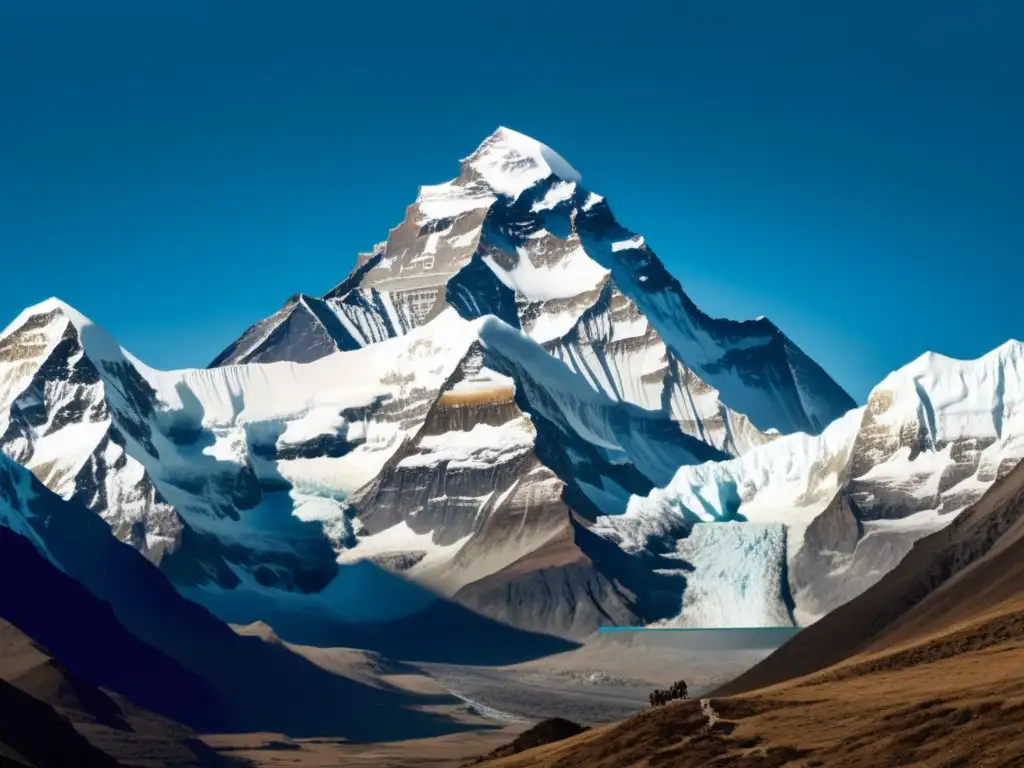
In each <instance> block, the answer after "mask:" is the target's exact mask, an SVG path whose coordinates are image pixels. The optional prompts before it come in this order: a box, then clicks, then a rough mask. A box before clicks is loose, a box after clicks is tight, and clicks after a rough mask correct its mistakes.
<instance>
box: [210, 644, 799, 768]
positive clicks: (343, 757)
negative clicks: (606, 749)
mask: <svg viewBox="0 0 1024 768" xmlns="http://www.w3.org/2000/svg"><path fill="white" fill-rule="evenodd" d="M249 631H250V632H252V631H254V630H251V629H250V630H249ZM755 634H756V637H753V638H751V637H748V638H745V642H741V643H739V645H738V646H737V647H734V648H732V649H729V650H721V647H722V645H723V644H726V645H727V644H728V643H724V642H723V635H722V634H721V633H720V632H713V631H712V632H705V633H699V636H698V634H694V633H679V632H665V633H651V632H646V633H632V632H621V633H612V634H609V635H599V636H596V637H595V638H593V639H592V640H591V641H590V642H588V643H587V644H585V645H584V646H583V647H581V648H579V649H577V650H574V651H570V652H567V653H562V654H557V655H553V656H548V657H544V658H541V659H537V660H535V661H531V662H527V663H524V664H517V665H514V666H507V667H478V666H465V665H454V664H417V665H406V664H402V665H390V666H388V665H386V666H384V667H380V666H378V667H377V668H376V669H371V668H370V667H369V666H368V665H367V663H366V660H365V658H363V657H362V655H361V653H362V652H359V651H347V650H342V649H328V650H324V649H312V648H302V647H299V646H293V648H295V649H296V650H298V651H300V652H301V653H303V655H305V656H307V658H310V659H311V660H316V661H317V662H318V663H321V664H325V665H328V666H330V667H331V668H333V669H336V670H337V671H344V673H345V674H347V675H350V676H363V677H364V679H365V680H367V681H370V679H371V678H374V677H375V678H376V679H377V680H378V681H379V682H382V683H386V684H388V685H391V686H397V687H401V688H405V689H407V690H416V691H421V692H436V691H441V690H444V691H447V692H449V693H451V694H453V695H454V696H455V697H456V699H457V700H458V703H457V704H455V705H445V707H444V709H445V711H446V712H447V713H448V714H449V715H450V716H452V717H455V718H458V719H459V720H461V721H462V722H465V723H466V724H467V725H469V726H472V727H475V730H467V731H465V732H462V733H458V734H452V735H446V736H439V737H435V738H429V739H415V740H407V741H398V742H389V743H381V744H354V743H346V742H345V741H343V740H338V739H294V740H293V739H289V738H287V737H286V736H283V735H280V734H242V735H237V734H233V735H215V736H205V737H204V739H203V740H204V742H205V744H206V745H208V746H209V747H211V748H212V749H215V750H216V751H217V752H218V753H219V754H220V755H221V756H223V757H224V758H229V759H231V758H233V759H235V760H238V761H240V762H241V763H242V764H248V765H255V766H265V767H266V768H277V767H279V766H286V765H287V766H303V767H305V766H310V767H311V768H319V767H320V766H337V765H345V766H352V767H353V768H360V766H385V767H389V768H406V766H410V767H411V766H433V767H434V768H455V767H456V766H462V765H465V764H466V763H467V762H468V761H471V760H473V759H474V758H476V757H478V756H480V755H484V754H487V753H489V752H491V751H492V750H494V749H495V748H497V747H500V746H503V745H504V744H507V743H509V742H510V741H512V740H513V739H514V738H515V737H516V736H517V735H518V734H519V733H521V732H522V731H524V730H525V729H527V728H528V727H529V726H530V725H531V724H532V723H535V722H537V721H540V720H544V719H547V718H551V717H562V718H565V719H567V720H573V721H575V722H579V723H582V724H584V725H588V726H595V725H601V724H605V723H610V722H613V721H616V720H621V719H622V718H626V717H629V716H632V715H634V714H636V713H637V712H638V711H641V710H644V709H646V708H647V707H648V706H649V704H648V698H647V697H648V694H649V693H650V691H651V690H652V689H654V688H655V687H659V686H665V685H668V684H669V683H671V682H672V681H674V680H676V679H680V678H685V679H687V680H688V681H690V684H691V688H692V689H693V690H695V691H698V692H699V691H702V690H709V689H710V688H712V687H714V686H715V685H717V684H720V683H722V682H724V681H725V680H727V679H730V678H732V677H734V676H735V675H736V674H738V673H739V672H741V671H743V670H745V669H747V668H748V667H750V666H751V665H753V664H754V663H756V662H757V661H759V660H760V659H761V658H763V657H764V656H766V655H767V654H768V653H769V652H770V650H771V649H772V648H773V647H774V646H775V645H777V644H778V643H780V642H781V641H782V640H783V639H785V638H782V637H773V636H772V633H770V632H769V633H760V634H757V633H755ZM729 635H730V636H731V637H733V638H735V637H736V635H735V633H729ZM733 644H734V645H736V643H735V641H733ZM750 645H753V646H755V647H748V646H750ZM715 648H717V649H718V650H714V649H715ZM394 667H397V668H398V669H397V672H398V673H397V674H396V670H395V669H394ZM381 672H383V674H381Z"/></svg>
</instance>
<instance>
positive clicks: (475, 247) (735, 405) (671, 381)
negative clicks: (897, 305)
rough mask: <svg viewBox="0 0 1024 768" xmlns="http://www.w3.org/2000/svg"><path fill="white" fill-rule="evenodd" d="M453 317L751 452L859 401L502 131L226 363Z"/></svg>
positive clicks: (323, 349)
mask: <svg viewBox="0 0 1024 768" xmlns="http://www.w3.org/2000/svg"><path fill="white" fill-rule="evenodd" d="M447 307H453V308H455V309H456V310H457V311H458V312H459V313H460V314H461V315H462V316H464V317H466V318H470V319H472V318H476V317H480V316H483V315H488V314H491V315H495V316H496V317H499V318H501V319H502V320H504V321H505V322H507V323H509V324H510V325H511V326H513V327H516V328H521V329H522V330H523V331H524V332H525V333H526V334H527V335H529V336H530V338H532V339H534V340H535V341H537V342H538V343H541V344H543V345H544V346H545V348H546V349H547V350H548V352H549V353H550V354H551V355H553V356H555V357H557V358H559V359H561V360H563V361H564V362H566V364H568V365H570V366H571V367H573V368H574V369H575V370H577V371H578V372H579V373H580V374H581V375H583V376H584V377H585V378H586V379H587V381H588V382H589V385H590V386H592V387H594V388H596V389H599V390H600V391H603V392H605V393H606V394H608V395H609V396H611V397H613V398H615V399H617V400H622V401H625V402H630V403H633V404H635V405H640V406H642V407H644V408H648V409H657V410H661V411H663V412H664V413H665V414H667V415H671V416H672V418H673V419H674V420H675V421H676V423H677V424H678V425H679V427H680V428H681V429H682V430H683V431H684V432H686V433H687V434H690V435H692V436H694V437H697V438H699V439H701V440H703V441H705V442H707V443H708V444H709V445H712V446H714V447H715V448H718V449H720V450H723V451H726V452H727V453H730V454H733V455H735V454H738V453H742V452H744V451H746V450H747V449H749V448H750V447H753V446H755V445H758V444H761V443H763V442H764V441H765V440H766V439H768V438H767V436H766V435H765V434H764V433H766V432H768V431H769V430H774V431H777V432H782V433H790V432H795V431H801V432H815V433H816V432H819V431H820V430H821V429H823V428H824V427H825V425H827V424H828V423H830V422H831V421H832V420H833V419H835V418H836V417H838V416H840V415H841V414H842V413H843V412H845V411H846V410H848V409H850V408H852V407H853V406H854V402H853V401H852V400H851V399H850V397H849V395H847V394H846V393H845V392H844V391H843V390H842V389H841V388H840V387H839V386H838V385H837V384H836V383H835V382H834V381H833V380H832V379H831V378H829V377H828V375H827V374H826V373H825V372H824V371H823V370H822V369H821V368H820V367H819V366H817V365H816V364H815V363H814V362H813V361H812V360H811V359H810V358H808V357H807V356H806V355H805V354H804V353H803V352H802V351H801V350H800V349H799V348H798V347H797V346H796V345H795V344H793V342H792V341H791V340H789V339H788V338H787V337H786V336H785V335H784V334H783V333H782V332H781V331H780V330H779V329H778V328H776V327H775V326H774V325H773V324H772V323H770V322H769V321H767V320H765V319H763V318H762V319H758V320H754V321H748V322H733V321H730V320H720V319H712V318H710V317H708V316H707V315H706V314H704V313H703V312H702V311H700V309H698V308H697V307H696V306H695V305H694V304H693V302H692V301H691V300H690V298H689V297H688V296H687V295H686V294H685V293H684V292H683V290H682V288H681V286H680V285H679V282H678V281H677V280H676V279H675V278H673V277H672V276H671V275H670V274H669V273H668V272H667V271H666V270H665V268H664V266H663V265H662V264H661V262H660V261H659V260H658V258H657V257H656V256H655V255H654V253H653V251H651V250H650V249H649V248H648V247H647V245H646V243H645V242H644V239H643V237H641V236H639V235H636V234H634V233H633V232H630V231H628V230H626V229H625V228H623V227H622V226H620V225H619V224H618V222H616V220H615V218H614V216H613V215H612V213H611V209H610V208H609V207H608V204H607V203H606V202H605V201H604V199H603V198H601V197H600V196H598V195H595V194H593V193H591V192H589V191H587V190H586V189H585V188H584V187H583V186H582V184H581V179H580V175H579V173H578V172H577V171H576V170H575V169H573V168H572V167H571V166H570V165H569V164H568V163H567V162H566V161H565V160H564V159H563V158H562V157H561V156H560V155H558V154H557V153H556V152H555V151H554V150H552V149H551V148H550V147H547V146H545V145H544V144H542V143H540V142H538V141H536V140H534V139H532V138H530V137H528V136H524V135H523V134H520V133H517V132H516V131H512V130H509V129H507V128H499V129H498V130H497V131H496V132H495V133H494V134H493V135H492V136H490V137H489V138H487V139H486V140H485V141H484V142H483V143H482V144H481V145H480V146H479V147H478V148H477V150H476V151H475V152H473V153H472V154H471V155H470V156H469V157H467V158H466V159H465V160H463V161H462V164H461V172H460V174H459V176H458V177H457V178H456V179H454V180H452V181H450V182H448V183H445V184H439V185H435V186H425V187H422V188H421V190H420V193H419V195H418V196H417V198H416V201H415V202H414V203H413V204H412V205H411V206H409V208H408V210H407V211H406V216H405V218H404V219H403V221H402V222H401V223H400V224H399V225H398V226H397V227H396V228H395V229H393V230H392V231H391V233H390V235H389V237H388V239H387V241H386V242H384V243H381V244H379V245H378V246H376V247H375V248H374V249H373V251H371V252H370V253H367V254H363V255H362V256H360V257H359V259H358V260H357V264H356V267H355V269H353V271H352V273H351V274H350V275H349V276H348V277H347V278H346V279H345V280H344V281H343V282H342V283H340V284H339V285H338V286H337V287H335V288H334V289H332V290H331V291H329V292H328V293H327V294H326V295H324V296H323V297H320V298H314V297H310V296H303V295H299V296H295V297H293V298H292V299H290V300H289V301H288V302H287V303H286V305H285V306H284V307H283V308H282V309H281V310H280V311H279V312H277V313H276V314H275V315H273V316H272V317H270V318H267V319H266V320H262V321H260V322H258V323H256V324H255V325H253V326H252V327H251V328H249V329H248V330H247V331H246V332H245V333H244V334H243V335H242V337H241V338H239V339H238V340H237V341H236V342H234V343H233V344H232V345H231V346H229V347H228V348H227V349H226V350H225V351H224V352H223V353H222V354H221V355H220V356H218V358H217V359H216V360H215V361H214V363H213V365H214V366H220V365H227V364H234V363H239V362H251V361H263V362H269V361H278V360H292V361H307V360H314V359H318V358H319V357H322V356H324V355H327V354H329V353H331V352H333V351H336V350H345V349H353V348H355V347H361V346H366V345H370V344H374V343H378V342H380V341H381V340H383V339H387V338H391V337H394V336H399V335H403V334H405V333H408V332H410V331H411V330H412V329H414V328H417V327H419V326H422V325H424V324H426V323H430V322H432V321H433V319H434V318H435V317H437V316H438V315H439V314H440V313H442V312H443V311H444V309H445V308H447Z"/></svg>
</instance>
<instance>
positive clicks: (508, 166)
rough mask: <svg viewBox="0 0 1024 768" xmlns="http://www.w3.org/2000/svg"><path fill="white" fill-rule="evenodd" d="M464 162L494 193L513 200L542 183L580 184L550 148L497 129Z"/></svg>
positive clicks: (575, 173)
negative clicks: (556, 180)
mask: <svg viewBox="0 0 1024 768" xmlns="http://www.w3.org/2000/svg"><path fill="white" fill-rule="evenodd" d="M462 162H463V165H464V167H468V168H471V169H472V170H474V171H475V172H476V173H477V174H479V175H480V177H481V178H482V179H483V180H484V182H485V183H486V184H487V185H488V186H489V187H490V188H491V189H492V190H493V191H494V192H495V193H497V194H499V195H506V196H507V197H510V198H512V199H516V198H518V197H519V196H520V195H521V194H522V193H523V192H524V191H525V190H527V189H529V188H530V187H532V186H533V185H534V184H536V183H537V182H538V181H540V180H541V179H547V178H551V177H555V178H556V179H558V180H561V181H564V182H579V181H581V177H580V174H579V172H578V171H577V170H576V169H575V168H573V167H572V166H571V165H569V163H568V162H566V160H565V158H563V157H562V156H561V155H559V154H558V153H557V152H555V150H553V149H552V148H551V147H549V146H548V145H547V144H544V143H542V142H540V141H537V140H536V139H534V138H531V137H529V136H527V135H526V134H523V133H519V132H518V131H513V130H512V129H510V128H505V127H500V128H498V130H496V131H495V132H494V133H493V134H491V135H490V136H489V137H488V138H487V139H486V140H484V142H483V143H482V144H481V145H480V146H479V147H478V148H477V150H476V151H475V152H474V153H473V154H472V155H470V156H469V157H468V158H465V159H464V160H463V161H462Z"/></svg>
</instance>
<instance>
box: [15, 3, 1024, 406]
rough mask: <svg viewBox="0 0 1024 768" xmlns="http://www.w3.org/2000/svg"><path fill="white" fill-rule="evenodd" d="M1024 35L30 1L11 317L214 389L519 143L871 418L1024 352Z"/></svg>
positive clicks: (893, 6) (535, 10)
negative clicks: (418, 205)
mask: <svg viewBox="0 0 1024 768" xmlns="http://www.w3.org/2000/svg"><path fill="white" fill-rule="evenodd" d="M1018 6H1019V3H1015V2H1009V1H1008V2H999V3H995V2H992V3H989V2H976V3H964V2H947V1H944V0H933V1H932V2H916V1H914V0H903V1H902V2H899V3H892V2H886V3H880V2H873V1H871V0H869V1H868V2H858V3H821V2H810V1H808V2H789V1H787V0H780V1H779V2H774V3H762V2H753V1H750V2H720V3H712V2H707V0H701V2H686V1H685V0H676V1H675V2H647V1H645V0H630V2H626V3H622V2H603V1H594V2H589V3H583V4H581V3H570V2H563V0H546V2H542V1H541V0H520V2H515V3H481V2H476V1H474V2H470V1H469V0H465V1H463V0H459V1H455V0H452V1H450V2H446V1H444V0H438V1H435V2H432V3H423V2H413V0H401V1H400V0H375V1H374V2H372V3H349V2H340V0H339V1H338V2H327V1H320V0H302V1H301V2H292V3H285V2H275V3H270V2H263V1H262V0H249V1H248V2H217V1H216V0H213V1H211V2H205V1H204V2H197V1H196V0H176V2H173V3H171V2H162V1H161V2H158V1H157V0H153V1H152V2H137V1H134V0H132V1H128V0H124V1H123V2H111V1H110V0H90V1H89V2H77V1H76V2H71V0H67V1H66V2H50V1H49V0H4V1H3V2H2V3H0V71H2V72H4V75H3V77H0V147H2V150H0V254H2V262H0V263H2V264H3V267H4V269H3V275H2V279H0V315H3V316H4V317H13V316H14V315H15V314H16V313H17V312H18V311H19V310H20V309H21V308H22V307H23V306H25V305H27V304H30V303H34V302H36V301H39V300H41V299H44V298H46V297H48V296H50V295H58V296H60V297H61V298H63V299H64V300H66V301H68V302H70V303H72V304H74V305H75V306H76V307H78V308H79V309H80V310H81V311H82V312H84V313H85V314H87V315H89V316H91V317H92V318H93V319H94V320H96V321H97V322H100V323H101V324H103V325H105V326H107V327H108V328H109V329H110V330H111V331H112V332H113V333H114V334H115V336H117V337H118V339H119V340H120V341H121V343H122V344H123V345H124V346H125V347H126V348H128V349H129V350H131V351H132V352H133V353H134V354H136V355H137V356H139V357H140V358H142V359H143V360H145V361H146V362H148V363H149V364H151V365H155V366H157V367H184V366H197V365H204V364H206V363H207V362H208V361H209V360H210V359H211V358H212V357H213V356H214V355H215V354H216V353H217V352H218V351H220V349H221V348H223V347H224V346H226V345H227V344H228V343H229V342H230V341H231V340H232V339H233V338H235V337H236V336H237V335H238V333H239V332H241V331H242V330H243V329H244V328H245V327H246V326H247V325H249V324H250V323H251V322H253V321H254V320H256V319H258V318H261V317H263V316H265V315H267V314H269V313H271V312H272V311H274V310H275V309H277V308H278V307H279V306H280V305H281V304H282V303H283V302H284V301H285V299H286V298H287V297H288V296H289V295H290V294H292V293H297V292H300V291H302V292H306V293H314V294H316V293H321V292H323V291H325V290H327V289H328V288H330V287H331V286H332V285H333V284H334V283H336V282H337V281H338V280H340V279H341V278H342V277H344V275H345V274H346V273H347V272H348V270H349V269H350V267H351V265H352V262H353V259H354V257H355V254H356V253H357V252H358V251H360V250H365V249H366V248H368V247H369V246H371V245H372V244H373V243H374V242H376V241H378V240H382V239H384V237H385V236H386V234H387V231H388V229H389V228H390V227H392V226H394V225H395V224H397V223H398V222H399V220H400V219H401V218H402V216H403V213H404V208H405V206H406V205H408V204H409V203H410V202H411V201H412V200H413V198H414V197H415V194H416V189H417V187H418V185H420V184H430V183H437V182H440V181H444V180H446V179H448V178H451V177H452V176H454V175H455V174H456V172H457V160H458V159H459V158H461V157H463V156H465V155H467V154H469V153H470V152H471V151H472V150H473V148H474V147H475V146H476V145H477V144H478V143H479V142H480V141H481V140H482V139H483V138H485V137H486V136H487V135H488V134H489V133H491V132H492V131H493V130H494V128H496V127H497V126H498V125H507V126H509V127H511V128H515V129H516V130H519V131H522V132H524V133H528V134H531V135H533V136H534V137H536V138H538V139H540V140H542V141H544V142H546V143H548V144H550V145H551V146H553V147H555V148H556V149H557V150H558V151H559V152H560V153H561V154H563V155H564V156H565V157H566V158H567V159H568V160H569V161H570V162H571V163H572V164H573V165H574V166H575V167H576V168H577V169H578V170H579V171H580V172H581V173H582V174H583V177H584V183H585V185H586V186H587V187H588V188H590V189H592V190H594V191H597V192H599V193H601V194H603V195H604V196H605V197H607V198H608V200H609V202H610V203H611V205H612V207H613V210H614V211H615V212H616V214H617V216H618V218H619V219H620V221H622V222H623V223H624V224H625V225H626V226H628V227H630V228H631V229H633V230H636V231H638V232H641V233H643V234H644V235H645V236H646V238H647V240H648V242H649V243H650V245H651V246H652V247H653V248H654V250H655V251H656V252H657V253H658V254H659V256H660V257H661V258H662V259H663V260H664V261H665V262H666V264H667V265H668V267H669V269H670V270H671V271H672V272H673V273H674V274H675V275H676V276H678V277H679V279H680V280H681V281H682V283H683V285H684V287H685V288H686V289H687V291H688V292H689V293H690V295H691V296H692V297H693V298H694V300H695V301H696V302H697V303H698V304H699V305H700V306H702V307H703V308H705V309H706V310H707V311H709V312H711V313H712V314H715V315H727V316H730V317H734V318H744V317H754V316H757V315H767V316H768V317H770V318H771V319H772V320H774V321H775V322H776V323H777V324H778V325H779V326H781V327H782V329H783V330H784V331H786V332H787V333H788V334H789V335H790V336H791V337H792V338H793V339H794V340H795V341H796V342H797V343H798V344H800V345H801V346H802V347H803V348H804V349H805V350H806V351H807V352H808V353H809V354H811V355H812V356H813V357H815V358H816V359H817V360H818V361H819V362H820V363H821V364H822V365H824V366H825V368H826V369H827V370H829V372H831V373H832V374H833V375H834V376H835V377H836V378H837V379H838V380H839V381H840V383H841V384H843V385H844V386H845V387H847V389H848V390H849V391H850V392H851V394H853V395H854V396H855V397H856V398H858V399H862V398H863V397H865V395H866V393H867V391H868V390H869V389H870V387H871V386H872V385H873V384H874V383H876V382H877V381H878V380H880V379H881V378H882V377H884V376H885V375H886V374H887V373H888V372H889V371H890V370H892V369H894V368H897V367H899V366H900V365H902V364H904V363H905V362H907V361H909V360H910V359H912V358H914V357H916V356H917V355H919V354H920V353H922V352H924V351H925V350H929V349H930V350H935V351H938V352H942V353H944V354H948V355H952V356H957V357H975V356H977V355H979V354H982V353H983V352H985V351H987V350H988V349H990V348H992V347H994V346H996V345H997V344H1000V343H1002V342H1003V341H1005V340H1006V339H1008V338H1010V337H1017V338H1020V337H1022V336H1024V303H1022V301H1021V298H1020V296H1021V286H1022V285H1024V264H1022V262H1024V189H1022V179H1024V142H1022V138H1021V137H1022V136H1024V102H1022V99H1021V98H1020V76H1021V73H1022V72H1024V53H1022V51H1021V46H1020V45H1019V30H1020V28H1021V22H1022V21H1024V11H1022V10H1019V9H1018ZM3 324H5V321H0V325H3Z"/></svg>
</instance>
